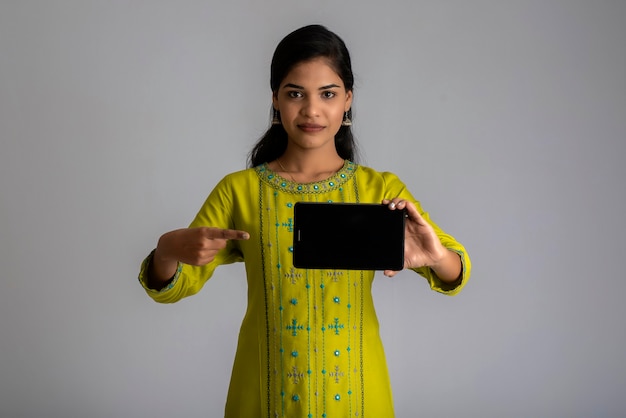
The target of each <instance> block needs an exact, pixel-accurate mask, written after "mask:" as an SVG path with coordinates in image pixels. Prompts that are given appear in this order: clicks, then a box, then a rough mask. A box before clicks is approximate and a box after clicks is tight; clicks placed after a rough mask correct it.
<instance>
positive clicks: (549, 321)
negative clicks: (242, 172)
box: [0, 0, 626, 418]
mask: <svg viewBox="0 0 626 418" xmlns="http://www.w3.org/2000/svg"><path fill="white" fill-rule="evenodd" d="M625 21H626V2H623V1H619V0H615V1H608V0H607V1H591V0H588V1H580V0H579V1H572V0H548V1H530V0H529V1H496V0H492V1H488V0H483V1H473V2H468V1H462V0H459V1H422V0H414V1H396V2H363V1H357V0H341V1H320V2H302V3H299V2H294V1H293V0H274V1H268V2H260V1H253V0H249V1H248V2H244V1H240V0H238V1H230V2H217V1H214V2H208V1H205V2H202V1H187V0H185V1H169V2H168V1H151V2H140V1H79V0H75V1H71V0H67V1H34V0H33V1H17V0H16V1H11V0H2V1H0V141H1V143H0V197H1V201H0V271H1V273H0V289H1V291H0V416H3V417H59V418H61V417H64V418H67V417H94V418H97V417H127V418H133V417H146V416H151V417H170V416H179V417H218V416H220V414H221V412H222V410H223V404H224V400H225V396H226V390H227V386H228V381H229V377H230V368H231V365H232V360H233V356H234V350H235V344H236V338H237V333H238V327H239V323H240V321H241V318H242V316H243V313H244V309H245V292H246V288H245V280H244V277H243V273H244V272H243V268H242V266H241V265H236V266H228V267H225V268H222V269H220V270H218V272H217V274H216V275H215V277H214V278H213V279H212V280H211V281H210V282H209V283H208V284H207V286H206V287H205V288H204V290H203V291H202V292H201V293H200V294H198V295H197V296H195V297H193V298H189V299H187V300H184V301H182V302H180V303H178V304H174V305H169V306H164V305H158V304H155V303H153V302H152V301H151V300H149V299H148V297H147V296H146V295H145V294H144V293H143V291H142V290H141V288H140V287H139V285H138V283H137V280H136V276H137V272H138V268H139V263H140V262H141V260H142V259H143V257H144V256H145V255H146V254H147V253H148V252H149V251H150V250H151V249H152V248H153V247H154V245H155V243H156V240H157V238H158V236H159V235H160V234H161V233H162V232H165V231H167V230H170V229H174V228H178V227H184V226H186V225H187V223H188V222H189V221H190V220H191V219H192V218H193V216H194V215H195V213H196V211H197V210H198V208H199V207H200V204H201V203H202V202H203V200H204V199H205V197H206V195H207V193H208V192H209V191H210V190H211V188H212V187H213V186H214V184H215V183H216V182H217V181H218V180H219V179H220V178H221V177H222V176H223V175H224V174H226V173H227V172H231V171H234V170H238V169H241V168H242V167H243V166H244V162H245V156H246V153H247V151H248V150H249V148H250V147H251V146H252V144H253V143H254V142H255V140H256V138H257V137H258V136H259V135H260V134H261V132H262V131H264V129H265V128H266V127H267V126H268V123H269V109H270V91H269V87H268V85H269V81H268V79H269V61H270V57H271V53H272V52H273V49H274V47H275V45H276V43H277V42H278V41H279V40H280V39H281V38H282V37H283V36H284V35H285V34H287V33H288V32H289V31H291V30H292V29H295V28H296V27H299V26H301V25H304V24H308V23H323V24H326V25H328V26H329V27H330V28H331V29H332V30H335V31H336V32H338V33H339V34H340V35H341V36H342V37H343V38H344V39H345V41H346V42H347V44H348V46H349V47H350V49H351V52H352V55H353V60H354V63H353V64H354V69H355V72H356V96H355V106H354V109H355V129H356V133H357V135H358V138H359V140H360V144H361V146H362V149H363V151H364V157H365V158H364V161H365V163H366V164H368V165H370V166H373V167H375V168H377V169H380V170H390V171H394V172H396V173H397V174H399V175H400V176H401V178H403V180H404V181H405V182H406V183H407V184H408V186H409V188H410V189H411V190H412V192H413V193H414V194H415V195H416V196H417V197H418V198H419V199H420V200H421V202H422V204H423V205H424V207H425V208H426V209H427V210H428V211H429V212H431V215H432V217H433V218H434V219H435V220H436V221H437V222H438V223H439V224H440V225H441V226H442V227H444V228H445V229H446V230H448V231H449V232H451V233H452V234H453V235H455V236H456V237H457V238H458V239H459V240H460V241H462V242H463V243H464V244H465V245H466V246H467V248H468V250H469V252H470V255H471V256H472V257H473V263H474V272H473V277H472V279H471V281H470V283H469V284H468V286H467V288H466V290H465V291H464V292H462V293H461V295H459V296H457V297H453V298H448V297H445V296H441V295H438V294H436V293H434V292H431V291H430V290H429V289H428V288H427V286H426V283H425V281H424V280H422V279H421V278H419V277H418V276H416V275H414V274H409V273H407V272H403V273H402V274H400V275H399V276H397V277H396V278H394V279H391V280H390V279H387V278H385V277H384V276H382V275H380V277H379V278H378V279H377V280H376V282H375V283H376V284H375V289H374V290H375V298H376V302H377V308H378V312H379V316H380V320H381V324H382V333H383V338H384V341H385V345H386V351H387V355H388V358H389V366H390V373H391V378H392V383H393V387H394V395H395V402H396V408H397V415H398V417H415V416H418V415H419V416H424V417H451V416H468V417H528V416H535V417H589V416H596V417H601V416H602V417H617V416H624V415H626V397H625V396H624V388H625V387H626V361H624V353H625V352H626V327H625V326H624V323H623V319H624V317H625V316H626V307H625V305H624V303H623V302H622V299H623V295H624V293H625V292H626V280H625V279H624V254H623V249H624V247H623V241H624V236H625V234H626V222H625V221H624V214H625V213H626V198H625V187H624V180H626V168H625V166H624V164H623V162H622V159H623V158H624V156H625V155H626V48H625V47H624V45H626V25H625V24H624V22H625Z"/></svg>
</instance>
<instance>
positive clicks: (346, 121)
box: [341, 112, 352, 126]
mask: <svg viewBox="0 0 626 418" xmlns="http://www.w3.org/2000/svg"><path fill="white" fill-rule="evenodd" d="M341 126H352V121H351V120H350V118H349V117H348V112H346V113H344V114H343V121H342V122H341Z"/></svg>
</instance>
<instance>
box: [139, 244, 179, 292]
mask: <svg viewBox="0 0 626 418" xmlns="http://www.w3.org/2000/svg"><path fill="white" fill-rule="evenodd" d="M153 257H154V250H152V252H151V253H150V254H149V255H148V256H147V257H146V258H145V259H144V260H143V262H142V263H141V270H140V271H139V283H141V286H142V287H143V288H144V289H145V290H146V292H148V293H150V294H158V293H165V292H167V291H169V290H171V289H172V288H174V286H176V283H177V282H178V278H179V277H180V273H181V272H182V270H183V265H182V263H178V267H177V268H176V273H174V276H172V278H171V279H169V280H168V281H167V283H166V284H165V285H164V286H163V287H162V288H161V289H151V288H149V287H148V284H147V283H148V271H149V268H150V263H152V259H153Z"/></svg>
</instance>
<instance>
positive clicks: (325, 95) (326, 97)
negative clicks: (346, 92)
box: [322, 90, 337, 99]
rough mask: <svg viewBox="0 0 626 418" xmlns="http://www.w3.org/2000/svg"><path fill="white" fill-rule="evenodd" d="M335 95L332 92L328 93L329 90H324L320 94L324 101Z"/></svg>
mask: <svg viewBox="0 0 626 418" xmlns="http://www.w3.org/2000/svg"><path fill="white" fill-rule="evenodd" d="M336 95H337V94H336V93H335V92H334V91H330V90H326V91H324V92H322V97H323V98H324V99H332V98H333V97H335V96H336Z"/></svg>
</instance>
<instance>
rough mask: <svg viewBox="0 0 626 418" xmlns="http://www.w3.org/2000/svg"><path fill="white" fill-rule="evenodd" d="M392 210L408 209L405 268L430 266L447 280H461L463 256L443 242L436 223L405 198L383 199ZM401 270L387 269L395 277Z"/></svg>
mask: <svg viewBox="0 0 626 418" xmlns="http://www.w3.org/2000/svg"><path fill="white" fill-rule="evenodd" d="M382 203H383V204H385V205H388V206H389V209H391V210H402V209H406V213H407V219H406V226H405V232H404V235H405V244H404V268H420V267H429V268H430V269H432V270H433V271H434V272H435V274H436V275H437V277H439V279H440V280H441V281H442V282H445V283H446V284H453V283H455V282H457V281H459V280H461V273H462V268H463V266H462V263H461V257H460V256H459V254H457V253H456V252H454V251H451V250H448V249H447V248H445V247H444V246H443V244H442V243H441V241H440V240H439V237H438V236H437V234H436V232H435V230H434V229H433V227H432V226H431V225H430V224H429V223H428V222H427V221H426V220H425V219H424V218H423V217H422V216H421V215H420V213H419V211H418V210H417V208H416V207H415V205H414V204H413V203H412V202H410V201H408V200H404V199H401V198H395V199H392V200H387V199H385V200H383V202H382ZM396 273H397V271H393V270H386V271H385V272H384V274H385V275H386V276H388V277H393V276H395V274H396Z"/></svg>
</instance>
